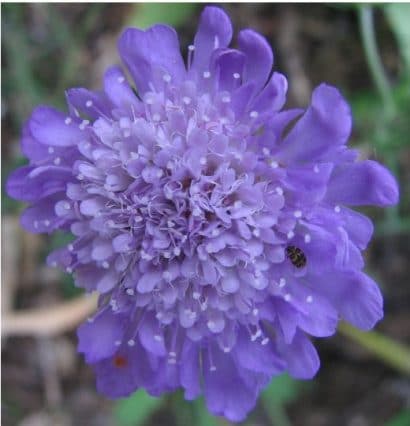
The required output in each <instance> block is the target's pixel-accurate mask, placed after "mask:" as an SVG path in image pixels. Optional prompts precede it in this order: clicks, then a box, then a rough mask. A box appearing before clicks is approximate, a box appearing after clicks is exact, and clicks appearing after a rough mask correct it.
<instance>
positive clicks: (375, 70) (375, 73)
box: [359, 5, 396, 118]
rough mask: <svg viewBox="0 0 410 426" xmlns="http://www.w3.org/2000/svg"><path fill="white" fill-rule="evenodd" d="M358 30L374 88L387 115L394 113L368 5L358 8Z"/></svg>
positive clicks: (394, 109) (370, 9)
mask: <svg viewBox="0 0 410 426" xmlns="http://www.w3.org/2000/svg"><path fill="white" fill-rule="evenodd" d="M359 18H360V32H361V35H362V41H363V47H364V51H365V55H366V59H367V64H368V66H369V68H370V72H371V74H372V78H373V80H374V83H375V85H376V88H377V90H378V92H379V94H380V96H381V98H382V100H383V104H384V107H385V109H386V115H387V117H389V118H391V117H393V116H394V115H395V112H396V106H395V103H394V100H393V95H392V92H391V88H390V84H389V81H388V79H387V77H386V74H385V72H384V68H383V64H382V62H381V59H380V55H379V52H378V49H377V43H376V36H375V33H374V22H373V9H372V7H371V6H369V5H363V6H361V7H360V8H359Z"/></svg>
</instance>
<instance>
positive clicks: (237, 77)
mask: <svg viewBox="0 0 410 426" xmlns="http://www.w3.org/2000/svg"><path fill="white" fill-rule="evenodd" d="M233 78H234V79H236V80H238V79H239V78H241V75H240V74H239V73H237V72H234V73H233Z"/></svg>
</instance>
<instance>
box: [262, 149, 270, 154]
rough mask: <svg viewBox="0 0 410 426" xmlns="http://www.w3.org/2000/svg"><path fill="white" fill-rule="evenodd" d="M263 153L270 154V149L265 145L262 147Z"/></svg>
mask: <svg viewBox="0 0 410 426" xmlns="http://www.w3.org/2000/svg"><path fill="white" fill-rule="evenodd" d="M262 153H263V155H269V154H270V150H269V149H268V148H266V147H265V148H263V149H262Z"/></svg>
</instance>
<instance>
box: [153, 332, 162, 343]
mask: <svg viewBox="0 0 410 426" xmlns="http://www.w3.org/2000/svg"><path fill="white" fill-rule="evenodd" d="M154 340H156V341H157V342H161V341H162V336H160V335H159V334H154Z"/></svg>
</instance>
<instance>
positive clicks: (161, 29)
mask: <svg viewBox="0 0 410 426" xmlns="http://www.w3.org/2000/svg"><path fill="white" fill-rule="evenodd" d="M118 49H119V52H120V55H121V58H122V60H123V61H124V63H125V64H126V65H127V67H128V69H129V71H130V73H131V75H132V77H133V78H134V81H135V84H136V85H137V90H138V92H139V93H140V94H143V93H144V92H146V91H148V90H150V87H149V85H150V83H152V84H155V85H156V86H157V87H162V86H163V84H164V81H163V80H162V78H163V76H164V75H165V74H169V75H170V76H171V81H175V82H179V81H181V80H182V79H183V78H184V76H185V73H186V71H185V65H184V62H183V60H182V57H181V53H180V49H179V41H178V36H177V33H176V32H175V30H174V29H173V28H171V27H168V26H167V25H154V26H153V27H151V28H149V29H148V30H146V31H141V30H138V29H136V28H128V29H126V30H125V31H124V32H123V33H122V35H121V37H120V40H119V42H118ZM154 77H155V80H154V79H153V78H154Z"/></svg>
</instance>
